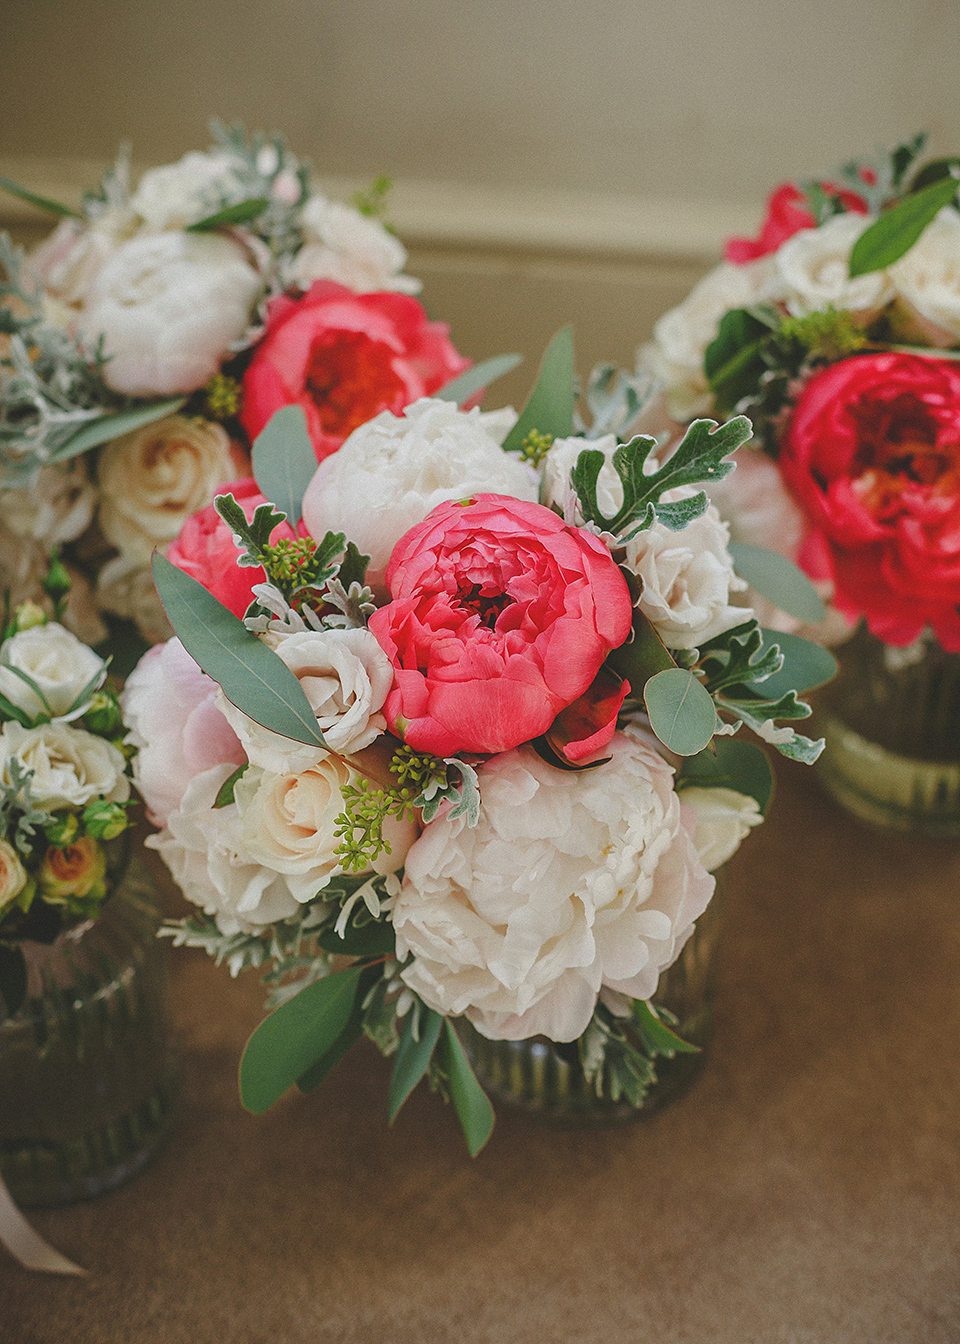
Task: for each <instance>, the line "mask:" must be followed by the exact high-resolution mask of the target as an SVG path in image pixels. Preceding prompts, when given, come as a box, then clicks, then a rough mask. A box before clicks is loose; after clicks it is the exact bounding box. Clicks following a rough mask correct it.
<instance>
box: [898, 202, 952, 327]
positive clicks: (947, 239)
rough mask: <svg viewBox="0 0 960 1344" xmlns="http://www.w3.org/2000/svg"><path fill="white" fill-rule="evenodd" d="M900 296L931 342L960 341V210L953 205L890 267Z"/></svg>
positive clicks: (917, 324) (915, 323) (940, 214)
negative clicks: (958, 211)
mask: <svg viewBox="0 0 960 1344" xmlns="http://www.w3.org/2000/svg"><path fill="white" fill-rule="evenodd" d="M890 279H891V281H892V282H893V287H894V289H895V290H896V292H897V297H898V299H899V300H900V301H901V303H902V304H903V305H905V306H906V308H907V309H908V310H909V313H910V315H911V316H912V317H913V319H914V325H916V326H917V327H918V328H919V334H920V335H921V336H922V337H923V338H924V339H925V340H928V341H929V342H930V343H931V344H932V345H955V344H956V343H957V342H958V341H960V214H958V213H957V211H956V210H954V209H953V208H952V207H951V206H948V207H947V208H946V209H944V210H941V211H940V213H939V214H938V215H937V217H936V219H934V220H933V221H932V223H930V224H928V225H927V227H926V228H925V229H924V231H923V233H921V235H920V238H919V239H918V241H917V242H916V243H914V245H913V247H911V248H910V250H909V252H907V253H905V254H904V256H902V257H901V258H900V260H899V261H897V262H895V263H894V264H893V265H892V266H891V267H890Z"/></svg>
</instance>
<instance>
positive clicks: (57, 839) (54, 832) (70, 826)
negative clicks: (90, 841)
mask: <svg viewBox="0 0 960 1344" xmlns="http://www.w3.org/2000/svg"><path fill="white" fill-rule="evenodd" d="M79 830H80V822H79V821H78V820H77V814H76V812H61V813H59V815H58V816H56V817H55V818H54V820H53V821H52V822H51V823H50V825H49V826H48V827H47V828H46V830H45V831H44V834H45V835H46V837H47V840H48V841H49V842H50V844H51V845H57V846H58V847H62V846H63V845H69V844H70V843H71V842H72V841H73V840H75V839H76V837H77V834H78V832H79Z"/></svg>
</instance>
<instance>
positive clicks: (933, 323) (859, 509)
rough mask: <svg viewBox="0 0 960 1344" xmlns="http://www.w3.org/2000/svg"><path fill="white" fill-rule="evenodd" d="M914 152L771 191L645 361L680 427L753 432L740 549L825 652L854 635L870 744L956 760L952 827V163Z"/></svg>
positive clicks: (721, 494) (956, 616)
mask: <svg viewBox="0 0 960 1344" xmlns="http://www.w3.org/2000/svg"><path fill="white" fill-rule="evenodd" d="M923 143H924V141H923V137H922V136H917V137H916V138H915V139H914V140H912V141H910V142H909V143H907V144H904V145H900V146H899V147H898V148H897V149H896V150H894V152H893V153H892V154H890V155H887V156H883V157H880V158H878V159H877V160H876V161H873V162H866V161H859V162H856V163H852V164H848V165H846V166H845V167H844V168H842V169H840V170H839V172H838V173H837V174H836V175H835V178H834V179H833V180H831V181H828V182H805V183H801V184H796V185H795V184H784V185H783V186H781V187H779V188H777V190H776V191H775V192H774V193H773V195H772V196H771V197H770V201H769V205H768V213H767V218H766V220H765V221H764V224H763V226H762V228H761V230H760V233H759V235H758V236H757V237H756V238H755V239H747V238H734V239H732V240H731V241H730V242H729V243H728V244H727V248H726V260H725V261H724V262H723V263H721V265H719V266H718V267H716V268H715V269H714V270H713V271H711V272H710V273H709V274H708V275H707V276H706V277H705V278H704V279H703V280H702V281H701V282H700V283H699V285H697V286H696V288H695V289H694V290H693V292H692V293H691V294H690V295H689V297H688V298H687V299H686V300H685V301H684V302H683V303H682V304H681V305H680V306H679V307H678V308H675V309H673V310H672V311H671V312H669V313H667V314H666V315H665V316H664V317H662V318H661V319H660V320H659V322H658V323H657V325H656V327H655V331H654V340H653V344H652V346H650V347H648V348H647V350H646V352H645V359H644V362H645V363H646V365H647V367H648V368H652V369H653V370H654V371H655V372H656V373H657V374H658V375H659V377H660V378H661V380H662V382H663V385H664V394H665V402H666V407H667V409H668V412H669V414H670V416H671V417H673V418H674V419H677V420H681V421H683V420H686V419H688V418H689V417H690V416H692V415H694V414H702V413H704V412H705V411H712V413H714V414H719V415H721V416H725V415H729V414H734V413H738V414H739V413H745V414H748V415H749V416H750V417H751V418H752V419H753V421H754V424H755V426H756V429H757V436H758V442H759V446H760V447H761V448H762V449H763V450H764V451H763V452H759V451H757V450H756V449H753V448H751V449H748V450H744V451H743V452H741V453H740V454H739V455H738V458H739V464H740V468H741V469H740V470H738V471H737V473H736V476H735V477H733V478H732V479H731V481H730V482H729V485H728V484H727V483H726V482H724V483H722V484H721V485H720V488H719V490H718V491H716V492H713V491H712V488H710V489H711V494H712V497H713V498H714V500H715V502H716V503H717V504H718V505H719V507H720V510H721V513H723V514H724V516H725V517H727V518H728V519H729V520H730V522H731V526H732V527H733V530H734V534H735V535H736V536H737V537H738V539H739V540H742V541H745V542H748V543H749V542H756V543H759V544H761V545H765V546H771V547H773V548H774V549H776V550H779V551H782V552H783V553H785V554H787V555H789V556H790V557H791V558H792V559H795V560H797V561H798V563H799V564H800V565H801V566H802V568H803V569H804V570H805V571H806V572H807V573H808V574H809V575H810V576H811V577H812V578H813V579H815V580H816V581H817V583H818V586H819V587H820V589H821V591H822V592H823V593H824V595H826V596H829V598H830V600H831V604H832V614H831V620H830V621H829V622H828V624H827V625H826V626H823V627H821V629H820V631H819V632H818V633H819V635H820V637H824V638H827V639H832V640H835V639H837V638H843V637H845V636H847V635H849V634H850V633H851V629H852V627H853V625H854V624H855V623H856V622H858V621H862V622H863V625H864V626H865V630H864V629H861V631H860V633H859V634H858V636H857V638H856V639H855V640H854V641H853V644H852V646H851V651H850V654H849V663H850V666H851V668H855V671H852V672H851V676H850V677H849V678H848V679H847V680H848V682H849V688H850V695H849V696H847V697H846V699H847V701H848V703H847V705H846V708H845V710H844V712H843V716H842V717H843V718H845V719H849V718H851V717H852V718H855V719H856V722H857V724H858V725H859V727H858V732H860V733H862V734H863V735H864V737H865V738H867V739H872V740H874V741H876V736H877V733H876V728H877V721H878V720H882V721H883V723H884V725H885V730H884V744H885V749H887V750H893V751H896V752H902V753H904V754H906V755H907V756H909V757H925V758H928V759H930V760H940V761H943V760H945V759H949V760H950V761H951V762H956V764H955V765H954V766H952V767H951V770H952V772H953V774H956V775H957V778H956V779H953V777H952V775H951V779H950V781H949V782H948V783H947V786H946V787H947V791H948V793H949V795H950V797H949V799H948V800H947V802H946V813H947V814H949V815H950V816H952V817H953V818H954V824H957V825H960V760H958V753H957V747H956V743H957V741H958V740H960V738H958V733H960V679H958V675H957V669H956V666H955V664H954V662H953V661H952V660H951V658H950V657H949V656H948V655H956V654H957V653H960V364H958V363H957V361H958V359H960V212H958V209H957V187H958V182H957V177H958V176H960V160H958V159H940V160H934V161H932V162H929V163H926V164H925V165H924V166H922V167H920V168H917V166H916V160H917V156H918V155H919V153H920V151H921V149H922V147H923ZM866 631H869V635H868V634H867V633H866ZM871 635H872V636H873V637H874V638H873V639H871V638H870V636H871ZM921 665H922V666H921ZM910 668H913V669H914V671H911V672H908V671H907V669H910ZM843 686H844V682H843V680H841V681H840V682H838V683H837V688H838V691H842V690H843ZM854 701H856V702H857V703H853V702H854ZM927 701H929V702H930V703H929V705H928V709H929V713H928V712H927V711H926V710H925V709H923V708H921V707H920V706H921V704H922V703H925V702H927ZM828 741H830V742H831V744H832V737H831V734H830V733H828ZM869 755H870V752H869V751H867V752H866V755H865V756H864V759H863V760H862V762H861V765H860V766H858V767H857V773H858V775H862V776H863V778H861V779H860V782H859V783H858V785H857V788H861V787H863V788H867V787H869V786H868V784H867V775H869V774H871V773H873V774H874V777H875V771H876V760H874V761H873V765H872V766H870V765H869V764H868V762H867V760H866V756H869ZM834 759H836V758H834ZM830 760H831V752H830V750H828V752H827V754H826V756H825V757H824V765H825V766H827V765H828V764H829V762H830ZM912 787H913V786H912V785H911V786H909V787H908V789H907V792H910V791H911V789H912ZM937 787H940V786H938V785H936V783H935V782H934V781H932V780H931V781H930V788H932V789H934V791H936V788H937ZM926 790H927V785H924V786H923V791H926ZM938 806H940V804H938ZM874 819H880V818H879V817H874Z"/></svg>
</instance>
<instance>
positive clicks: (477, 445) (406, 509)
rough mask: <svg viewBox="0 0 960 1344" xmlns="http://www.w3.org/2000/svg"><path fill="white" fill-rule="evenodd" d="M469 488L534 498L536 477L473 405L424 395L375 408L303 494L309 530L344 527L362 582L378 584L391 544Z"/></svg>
mask: <svg viewBox="0 0 960 1344" xmlns="http://www.w3.org/2000/svg"><path fill="white" fill-rule="evenodd" d="M476 494H500V495H512V496H513V497H514V498H515V499H523V500H527V501H528V502H530V503H536V501H537V495H538V484H537V475H536V472H535V471H534V470H533V468H532V467H529V466H527V465H526V464H525V463H524V462H521V461H520V460H519V459H518V458H517V456H516V454H515V453H505V452H504V451H503V449H502V448H501V447H500V444H499V443H498V442H497V440H496V439H495V438H494V437H493V435H492V434H491V433H490V432H489V431H488V430H487V428H486V426H485V424H484V421H483V419H482V417H481V414H480V412H479V411H477V410H472V411H460V410H458V409H457V407H456V406H455V405H454V404H453V403H452V402H449V401H439V400H437V399H435V398H430V397H423V398H421V399H420V400H419V401H415V402H414V403H413V404H412V405H411V406H408V407H407V408H406V409H405V410H404V412H403V414H402V415H399V416H398V415H393V414H392V413H391V412H390V411H382V412H381V413H380V415H378V416H375V417H374V419H373V420H371V421H369V422H368V423H367V424H365V425H361V426H360V428H359V429H355V430H354V431H353V433H352V434H351V435H350V436H349V438H348V439H346V441H345V442H344V443H343V445H342V446H341V448H340V449H339V450H338V451H337V452H335V453H332V454H331V455H330V456H329V457H326V458H324V460H323V461H322V462H321V463H320V465H319V467H318V468H317V471H316V474H315V475H314V477H313V480H312V481H311V482H310V484H309V485H308V486H307V490H306V494H305V495H304V498H303V518H304V521H305V523H306V524H307V527H308V528H309V530H310V532H311V534H312V535H313V536H315V537H322V536H323V535H324V533H325V532H327V531H334V532H339V531H342V532H345V533H346V535H347V537H348V538H349V539H350V540H351V541H353V542H355V543H356V545H357V546H359V548H360V550H361V551H362V552H363V553H364V554H366V555H369V556H370V568H369V571H368V576H367V582H368V583H369V584H370V585H371V587H374V588H375V589H382V585H383V576H384V573H385V571H386V568H387V562H388V560H389V559H390V552H391V551H392V550H393V548H394V546H395V545H396V543H397V542H398V541H399V539H400V538H401V537H402V536H403V534H404V533H405V532H408V531H409V530H410V528H411V527H413V526H414V525H415V524H416V523H420V522H422V521H423V519H424V518H426V516H427V514H428V513H430V511H431V510H432V509H434V508H436V506H437V505H438V504H441V503H443V502H444V501H445V500H449V499H467V498H469V497H470V496H471V495H476Z"/></svg>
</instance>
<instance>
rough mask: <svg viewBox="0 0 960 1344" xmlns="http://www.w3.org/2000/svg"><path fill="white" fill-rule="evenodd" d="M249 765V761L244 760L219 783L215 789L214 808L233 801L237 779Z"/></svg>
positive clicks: (228, 804) (227, 804) (227, 805)
mask: <svg viewBox="0 0 960 1344" xmlns="http://www.w3.org/2000/svg"><path fill="white" fill-rule="evenodd" d="M249 765H250V762H249V761H244V763H243V765H238V766H237V768H236V770H234V772H233V774H232V775H228V776H227V778H226V779H225V780H224V781H223V783H222V784H221V785H220V788H219V789H218V790H217V796H216V798H214V800H213V806H214V808H221V807H229V806H230V804H231V803H232V802H233V801H234V792H233V791H234V789H235V788H236V787H237V780H238V779H240V777H241V776H242V775H243V773H244V772H245V771H246V770H247V769H248V768H249Z"/></svg>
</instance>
